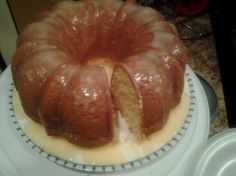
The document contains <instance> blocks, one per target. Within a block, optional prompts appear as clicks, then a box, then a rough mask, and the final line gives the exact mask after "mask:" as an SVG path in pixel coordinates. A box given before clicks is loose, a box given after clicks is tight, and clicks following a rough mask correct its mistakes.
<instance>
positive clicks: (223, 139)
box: [188, 129, 236, 176]
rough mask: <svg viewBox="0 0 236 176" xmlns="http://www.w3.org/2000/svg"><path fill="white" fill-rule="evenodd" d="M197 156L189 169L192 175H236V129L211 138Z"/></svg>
mask: <svg viewBox="0 0 236 176" xmlns="http://www.w3.org/2000/svg"><path fill="white" fill-rule="evenodd" d="M193 158H194V157H193ZM195 158H196V160H195V161H194V162H193V163H192V166H191V167H190V169H189V171H188V173H191V175H192V176H234V175H236V129H230V130H225V131H223V132H221V133H219V134H217V135H215V136H213V137H212V138H210V139H209V140H208V142H207V144H206V145H204V146H203V147H202V148H201V149H199V152H198V154H197V157H195Z"/></svg>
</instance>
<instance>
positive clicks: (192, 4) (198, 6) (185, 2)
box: [174, 0, 209, 16]
mask: <svg viewBox="0 0 236 176" xmlns="http://www.w3.org/2000/svg"><path fill="white" fill-rule="evenodd" d="M174 2H175V5H176V8H177V11H178V12H179V13H180V14H182V15H185V16H193V15H196V14H198V13H200V12H202V11H203V10H204V9H205V8H206V7H207V5H208V3H209V0H174Z"/></svg>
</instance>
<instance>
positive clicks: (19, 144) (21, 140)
mask: <svg viewBox="0 0 236 176" xmlns="http://www.w3.org/2000/svg"><path fill="white" fill-rule="evenodd" d="M185 79H186V81H187V84H188V88H189V94H190V106H189V110H188V115H187V117H186V119H185V121H184V123H183V125H182V127H181V128H180V130H179V131H178V133H177V134H176V135H175V136H174V137H173V138H172V139H171V140H170V141H169V142H168V143H166V144H165V145H164V146H163V147H162V148H160V149H158V150H156V151H155V152H153V153H151V154H149V155H147V156H145V157H142V158H139V159H137V160H134V161H130V162H127V163H122V164H119V165H88V164H84V163H75V162H70V161H65V160H63V159H61V158H59V157H57V156H53V155H51V154H48V153H47V152H46V151H44V150H43V149H42V148H40V147H39V146H37V145H36V144H35V143H34V142H33V141H32V140H31V139H30V138H29V137H28V136H27V135H26V134H25V133H24V131H23V130H22V128H21V126H20V125H19V123H18V122H17V119H16V116H17V114H15V111H14V107H13V103H12V92H13V86H14V85H13V83H12V78H11V72H10V69H9V68H8V69H7V70H6V71H5V72H4V73H3V74H2V75H1V76H0V112H1V114H0V158H4V159H3V160H2V159H1V160H0V174H5V175H10V176H11V175H17V176H18V175H22V176H31V175H35V176H41V175H45V176H47V175H48V176H51V175H57V176H64V175H67V176H70V175H71V176H74V175H88V174H89V175H101V174H102V175H103V174H107V175H130V176H132V175H135V176H136V175H137V176H139V175H140V176H141V175H155V176H158V175H168V174H169V175H170V176H172V175H183V173H184V170H185V168H186V165H187V164H188V163H187V160H188V159H189V156H191V154H192V152H194V151H195V149H196V148H197V147H198V146H199V145H201V144H203V143H205V142H206V140H207V137H208V133H209V110H208V104H207V100H206V96H205V93H204V91H203V89H202V87H201V84H200V83H199V81H198V79H197V78H196V76H195V74H194V73H193V71H192V70H191V68H190V67H188V66H187V67H186V72H185ZM1 172H3V173H1Z"/></svg>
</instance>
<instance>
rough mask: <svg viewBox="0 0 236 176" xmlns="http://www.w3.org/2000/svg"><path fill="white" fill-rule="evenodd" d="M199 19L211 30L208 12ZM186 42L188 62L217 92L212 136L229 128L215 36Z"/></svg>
mask: <svg viewBox="0 0 236 176" xmlns="http://www.w3.org/2000/svg"><path fill="white" fill-rule="evenodd" d="M198 20H201V22H203V23H204V24H205V25H206V26H207V27H208V28H209V29H210V30H211V21H210V17H209V15H208V14H205V15H202V16H200V17H198ZM184 43H185V44H186V46H187V48H188V50H189V54H190V59H189V61H188V64H189V65H190V67H191V68H192V69H193V70H194V71H196V72H197V73H199V74H200V75H201V76H202V77H203V78H205V79H206V80H207V81H208V82H209V83H210V84H211V85H212V87H213V88H214V90H215V91H216V94H217V98H218V106H219V109H218V113H217V115H216V117H215V119H214V120H213V121H212V122H211V130H210V136H212V135H214V134H216V133H218V132H221V131H223V130H225V129H226V128H228V122H227V116H226V109H225V101H224V95H223V89H222V83H221V77H220V72H219V66H218V60H217V55H216V49H215V42H214V38H213V35H212V34H210V35H208V36H207V37H204V38H201V39H197V40H184Z"/></svg>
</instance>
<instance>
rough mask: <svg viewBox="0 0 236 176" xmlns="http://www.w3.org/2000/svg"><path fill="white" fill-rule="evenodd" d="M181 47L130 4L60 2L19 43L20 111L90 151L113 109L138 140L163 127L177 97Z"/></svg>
mask: <svg viewBox="0 0 236 176" xmlns="http://www.w3.org/2000/svg"><path fill="white" fill-rule="evenodd" d="M186 53H187V52H186V48H185V47H184V45H183V43H182V42H181V40H180V39H179V38H178V33H177V31H176V28H175V27H174V26H173V25H172V24H170V23H169V22H167V21H165V20H164V18H163V17H162V16H161V15H160V13H159V12H157V11H156V10H154V9H152V8H149V7H141V6H139V5H137V4H136V2H133V1H126V2H123V1H120V0H83V1H64V2H61V3H58V4H56V5H55V6H54V7H53V8H52V9H51V10H50V11H48V12H43V13H41V14H40V15H38V16H37V19H36V21H35V22H34V23H31V24H30V25H28V26H26V27H25V28H24V30H23V31H22V32H21V34H20V35H19V38H18V40H17V50H16V52H15V54H14V56H13V61H12V65H11V68H12V74H13V80H14V84H15V87H16V89H17V91H18V93H19V96H20V100H21V103H22V106H23V109H24V111H25V113H26V114H27V115H28V116H29V117H30V118H32V119H33V120H34V121H36V122H38V123H42V124H43V125H44V126H45V129H46V131H47V133H48V135H56V136H64V137H65V138H66V139H67V140H69V141H71V142H72V143H75V144H77V145H82V146H88V147H94V146H99V145H103V144H105V143H108V142H110V141H111V140H112V139H113V137H114V133H115V130H114V126H116V125H117V124H116V118H117V112H120V113H121V114H122V116H124V118H125V119H126V120H127V122H128V124H129V127H130V130H131V131H132V133H133V134H134V135H135V136H136V137H137V138H145V137H146V136H148V135H150V134H151V133H153V132H155V131H157V130H159V129H161V128H162V127H163V125H164V124H165V122H166V121H167V118H168V113H169V111H170V110H171V109H172V108H173V107H175V106H176V105H177V104H178V103H179V101H180V98H181V94H182V91H183V85H184V70H185V64H186V59H187V54H186Z"/></svg>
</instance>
